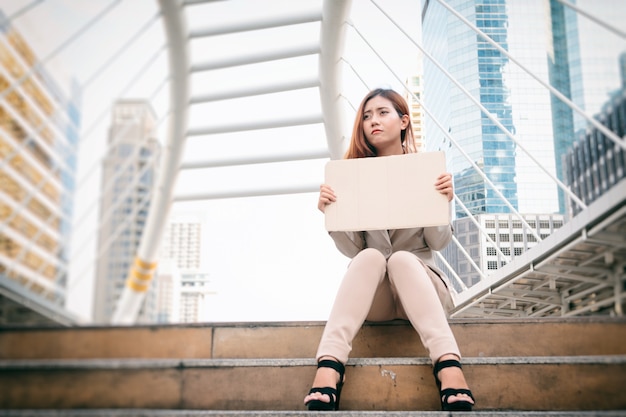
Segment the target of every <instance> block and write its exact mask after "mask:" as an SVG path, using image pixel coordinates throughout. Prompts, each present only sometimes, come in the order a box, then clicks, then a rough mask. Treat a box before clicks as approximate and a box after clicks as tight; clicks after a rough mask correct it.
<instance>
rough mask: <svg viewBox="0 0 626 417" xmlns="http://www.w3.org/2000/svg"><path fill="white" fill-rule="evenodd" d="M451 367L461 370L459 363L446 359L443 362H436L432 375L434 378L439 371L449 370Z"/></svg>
mask: <svg viewBox="0 0 626 417" xmlns="http://www.w3.org/2000/svg"><path fill="white" fill-rule="evenodd" d="M453 366H456V367H457V368H460V369H463V367H462V366H461V362H459V361H457V360H456V359H447V360H445V361H440V362H437V363H436V364H435V369H433V373H434V374H435V376H436V375H437V374H438V373H439V371H441V370H442V369H445V368H450V367H453Z"/></svg>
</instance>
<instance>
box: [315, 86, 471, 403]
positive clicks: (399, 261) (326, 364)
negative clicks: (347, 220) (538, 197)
mask: <svg viewBox="0 0 626 417" xmlns="http://www.w3.org/2000/svg"><path fill="white" fill-rule="evenodd" d="M409 152H416V150H415V144H414V139H413V131H412V128H411V119H410V117H409V109H408V105H407V103H406V101H405V100H404V98H402V96H401V95H399V94H398V93H396V92H395V91H393V90H387V89H377V90H373V91H371V92H370V93H369V94H367V95H366V96H365V98H364V99H363V101H362V102H361V105H360V106H359V109H358V111H357V116H356V120H355V122H354V129H353V132H352V138H351V141H350V146H349V149H348V151H347V153H346V156H345V157H346V158H367V157H377V156H388V155H400V154H404V153H409ZM433 187H435V188H436V189H437V190H438V191H439V192H440V193H442V194H444V195H445V196H447V198H448V201H451V200H452V198H453V187H452V176H451V175H450V174H448V173H444V174H442V175H440V176H439V178H438V179H437V181H436V183H435V184H433ZM336 200H337V197H336V196H335V194H334V192H333V190H332V189H331V187H329V186H328V185H326V184H323V185H321V186H320V196H319V201H318V208H319V209H320V210H321V211H322V212H324V211H325V208H326V206H327V205H329V204H332V203H333V202H335V201H336ZM330 236H331V237H332V238H333V240H334V241H335V245H336V246H337V248H338V249H339V251H341V252H342V253H343V254H344V255H346V256H348V257H350V258H352V261H351V262H350V265H349V267H348V270H347V272H346V274H345V276H344V279H343V281H342V283H341V285H340V287H339V291H338V293H337V296H336V299H335V302H334V305H333V308H332V310H331V313H330V317H329V318H328V321H327V323H326V327H325V328H324V333H323V335H322V339H321V341H320V344H319V347H318V351H317V355H316V358H317V361H318V367H317V373H316V375H315V379H314V380H313V388H312V389H311V390H310V391H309V394H308V395H307V396H306V397H305V398H304V404H305V405H306V406H307V407H308V409H309V410H337V409H338V408H339V397H340V394H341V388H342V386H343V383H344V371H345V368H344V364H345V363H346V362H347V360H348V355H349V353H350V351H351V350H352V340H353V339H354V337H355V336H356V334H357V332H358V331H359V329H360V328H361V326H362V325H363V323H364V322H365V320H368V321H386V320H393V319H407V320H409V321H410V322H411V324H412V326H413V327H414V328H415V330H416V331H417V333H418V334H419V336H420V339H421V341H422V343H423V344H424V346H425V347H426V349H427V350H428V352H429V356H430V358H431V360H432V362H433V365H434V376H435V381H436V383H437V386H438V388H439V390H440V396H441V406H442V409H443V410H471V409H472V406H473V405H474V397H473V396H472V393H471V392H470V390H469V389H468V386H467V382H466V381H465V377H464V376H463V371H462V370H461V364H460V360H461V353H460V351H459V348H458V346H457V343H456V340H455V338H454V335H453V334H452V331H451V330H450V326H449V324H448V321H447V310H448V309H449V308H451V307H452V306H453V304H452V299H451V296H450V292H449V290H448V288H449V282H448V279H447V277H446V276H445V275H444V274H443V272H441V271H440V270H439V269H437V267H436V266H435V262H434V260H433V257H432V252H431V250H441V249H443V248H444V247H445V246H446V245H447V244H448V243H449V242H450V239H451V238H452V227H451V225H446V226H439V227H425V228H413V229H398V230H372V231H363V232H330Z"/></svg>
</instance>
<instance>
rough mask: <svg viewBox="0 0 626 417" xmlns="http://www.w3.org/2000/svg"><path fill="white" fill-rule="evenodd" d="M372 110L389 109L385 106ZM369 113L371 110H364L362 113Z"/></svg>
mask: <svg viewBox="0 0 626 417" xmlns="http://www.w3.org/2000/svg"><path fill="white" fill-rule="evenodd" d="M373 110H376V111H381V110H389V107H387V106H380V107H377V108H375V109H373ZM371 112H372V109H368V110H365V111H364V112H363V113H371Z"/></svg>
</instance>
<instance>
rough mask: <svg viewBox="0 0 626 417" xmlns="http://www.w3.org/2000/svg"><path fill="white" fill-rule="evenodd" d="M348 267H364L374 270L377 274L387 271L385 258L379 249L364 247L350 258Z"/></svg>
mask: <svg viewBox="0 0 626 417" xmlns="http://www.w3.org/2000/svg"><path fill="white" fill-rule="evenodd" d="M349 268H350V269H353V268H364V270H367V271H372V272H375V273H376V275H377V276H384V275H385V273H386V271H387V260H386V259H385V256H384V255H383V254H382V253H381V252H380V251H379V250H377V249H374V248H366V249H363V250H362V251H361V252H359V253H357V255H356V256H355V257H354V258H352V261H351V262H350V266H349Z"/></svg>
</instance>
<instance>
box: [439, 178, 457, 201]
mask: <svg viewBox="0 0 626 417" xmlns="http://www.w3.org/2000/svg"><path fill="white" fill-rule="evenodd" d="M435 188H436V189H437V191H439V192H440V193H441V194H443V195H445V196H446V197H448V201H452V199H453V198H454V188H453V186H452V174H450V173H449V172H446V173H443V174H441V175H440V176H439V177H437V182H435Z"/></svg>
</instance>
